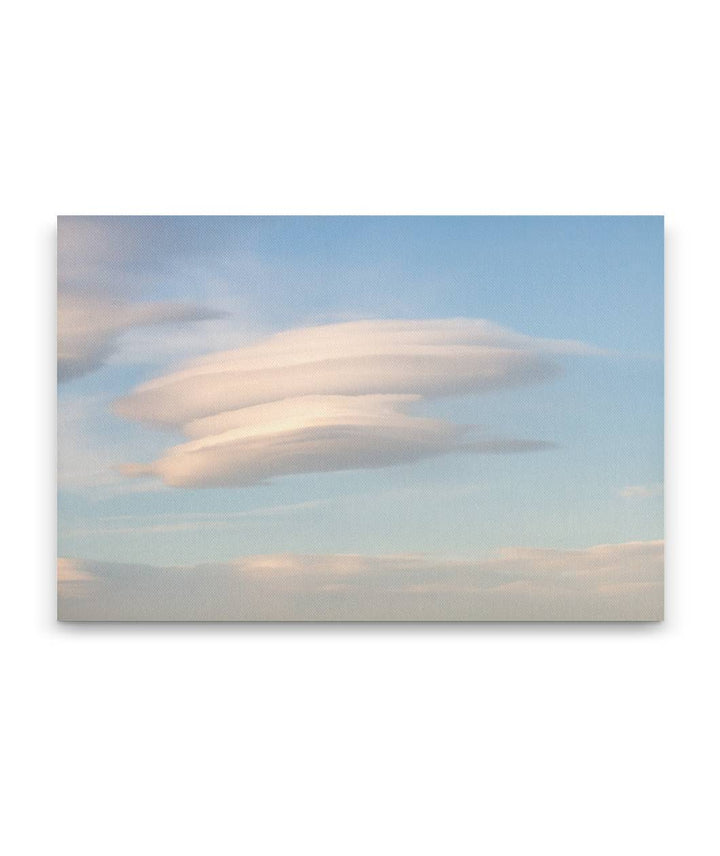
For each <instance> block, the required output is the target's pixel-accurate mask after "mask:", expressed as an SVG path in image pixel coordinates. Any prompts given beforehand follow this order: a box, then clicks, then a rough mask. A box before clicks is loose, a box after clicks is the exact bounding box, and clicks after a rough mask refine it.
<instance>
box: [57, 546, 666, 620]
mask: <svg viewBox="0 0 720 856" xmlns="http://www.w3.org/2000/svg"><path fill="white" fill-rule="evenodd" d="M60 562H61V565H60V566H59V581H58V586H59V616H60V618H63V619H68V620H73V619H74V620H87V621H92V620H120V621H123V620H125V621H133V620H148V621H150V620H154V621H157V620H168V621H183V620H225V621H233V620H237V621H273V620H297V621H323V620H325V621H333V620H355V621H421V620H422V621H427V620H437V621H448V620H465V621H473V620H484V621H525V620H550V621H588V620H598V621H633V620H637V621H653V620H659V619H661V618H662V615H663V591H662V582H663V542H662V541H649V542H632V543H626V544H607V545H600V546H595V547H589V548H587V549H583V550H547V549H534V548H509V549H504V550H500V551H497V552H496V553H494V554H493V555H491V556H489V557H486V558H480V559H470V558H444V557H432V556H427V555H413V554H403V555H384V556H367V555H337V554H333V555H298V554H281V555H265V556H247V557H243V558H241V559H238V560H237V561H235V562H229V563H227V564H219V565H199V566H194V567H166V568H158V567H152V566H148V565H120V564H112V563H102V562H90V561H83V560H78V559H62V560H60Z"/></svg>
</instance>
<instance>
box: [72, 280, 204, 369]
mask: <svg viewBox="0 0 720 856" xmlns="http://www.w3.org/2000/svg"><path fill="white" fill-rule="evenodd" d="M218 317H219V315H218V313H216V312H211V311H210V310H207V309H203V308H202V307H198V306H190V305H187V304H183V303H162V302H160V303H126V302H124V301H121V300H112V299H110V298H107V297H99V296H90V295H79V294H76V293H73V292H66V291H61V292H59V293H58V380H60V381H65V380H70V379H71V378H75V377H80V376H81V375H84V374H87V373H89V372H91V371H95V370H96V369H98V368H100V366H101V365H103V363H104V362H105V361H106V360H107V359H108V358H109V357H110V356H111V355H112V354H113V353H114V351H115V350H116V348H117V345H118V339H119V337H120V336H121V335H122V334H123V333H125V332H127V331H129V330H132V329H134V328H137V327H145V326H149V325H155V324H171V323H180V322H189V321H202V320H206V319H211V318H218Z"/></svg>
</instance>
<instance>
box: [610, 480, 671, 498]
mask: <svg viewBox="0 0 720 856" xmlns="http://www.w3.org/2000/svg"><path fill="white" fill-rule="evenodd" d="M618 493H619V495H620V496H622V497H623V498H624V499H650V498H652V497H654V496H662V493H663V486H662V485H661V484H659V483H655V484H632V485H627V486H626V487H624V488H622V490H620V491H618Z"/></svg>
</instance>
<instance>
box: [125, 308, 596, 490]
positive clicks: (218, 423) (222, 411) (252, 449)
mask: <svg viewBox="0 0 720 856" xmlns="http://www.w3.org/2000/svg"><path fill="white" fill-rule="evenodd" d="M591 352H593V351H592V349H591V348H589V347H588V346H586V345H583V344H581V343H579V342H571V341H562V340H547V339H534V338H532V337H529V336H523V335H521V334H518V333H515V332H513V331H511V330H507V329H504V328H502V327H498V326H496V325H494V324H491V323H489V322H487V321H483V320H468V319H450V320H437V321H435V320H433V321H410V320H402V321H362V322H351V323H345V324H330V325H325V326H321V327H308V328H303V329H298V330H290V331H287V332H284V333H280V334H277V335H275V336H272V337H270V338H268V339H265V340H263V341H261V342H258V343H257V344H255V345H251V346H248V347H244V348H240V349H238V350H234V351H225V352H222V353H216V354H210V355H208V356H206V357H203V358H202V359H200V360H197V361H195V362H193V363H191V364H189V365H188V366H187V367H185V368H184V369H182V370H181V371H178V372H176V373H174V374H170V375H166V376H164V377H161V378H158V379H156V380H153V381H151V382H150V383H147V384H144V385H143V386H140V387H138V388H137V389H135V390H134V391H133V392H132V393H131V394H130V395H128V396H126V397H125V398H122V399H120V400H119V401H118V402H116V405H115V410H116V412H117V413H118V414H119V415H121V416H124V417H126V418H128V419H132V420H135V421H139V422H144V423H152V424H156V425H160V426H164V427H167V428H171V429H174V430H177V429H179V430H181V431H182V432H183V434H184V435H185V436H186V437H187V439H188V442H185V443H182V444H180V445H177V446H174V447H172V448H170V449H169V450H168V451H167V452H166V453H165V454H164V455H163V456H162V457H161V458H160V459H159V460H157V461H155V462H152V463H150V464H128V465H126V466H125V467H124V471H125V472H126V473H127V474H128V475H149V476H156V477H159V478H160V479H162V480H163V481H164V482H165V483H166V484H168V485H173V486H178V487H211V486H232V485H236V486H242V485H251V484H257V483H260V482H264V481H266V480H267V479H268V478H271V477H273V476H280V475H288V474H292V473H303V472H323V471H330V470H345V469H357V468H373V467H382V466H387V465H390V464H397V463H402V462H407V461H413V460H418V459H421V458H426V457H431V456H434V455H440V454H447V453H449V452H455V451H465V452H490V453H503V452H516V451H525V450H531V449H538V448H543V447H545V446H547V445H549V444H548V443H544V442H542V441H538V440H523V439H508V438H489V437H482V436H478V435H477V432H475V431H473V430H472V429H468V428H467V426H459V425H455V424H453V423H450V422H447V421H444V420H438V419H429V418H426V417H423V416H421V415H417V414H416V413H415V412H413V411H416V410H417V409H418V407H419V404H420V402H421V401H422V400H423V399H425V398H434V397H439V396H458V395H465V394H469V393H479V392H484V391H489V390H494V389H502V388H506V387H513V386H521V385H528V384H536V383H539V382H542V381H545V380H548V379H550V378H552V377H554V376H555V375H557V374H558V373H559V371H560V366H559V364H558V362H557V359H556V357H557V356H558V355H562V354H582V353H591Z"/></svg>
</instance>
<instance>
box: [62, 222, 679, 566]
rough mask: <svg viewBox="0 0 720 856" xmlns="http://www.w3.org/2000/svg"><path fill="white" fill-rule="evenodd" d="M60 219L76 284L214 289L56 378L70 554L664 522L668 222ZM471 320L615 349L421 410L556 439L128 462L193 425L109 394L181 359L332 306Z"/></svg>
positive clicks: (224, 549) (189, 291)
mask: <svg viewBox="0 0 720 856" xmlns="http://www.w3.org/2000/svg"><path fill="white" fill-rule="evenodd" d="M58 232H59V234H58V237H59V262H58V274H59V291H60V294H61V296H62V295H63V294H73V295H76V296H77V295H81V296H82V298H83V299H86V298H89V299H91V300H97V301H98V302H97V306H100V307H102V306H104V305H105V304H104V301H108V300H111V301H114V302H115V303H116V304H117V303H120V304H122V306H137V305H145V304H148V303H153V304H160V303H161V304H163V305H170V304H172V305H176V304H177V303H178V302H182V303H183V304H192V306H194V307H198V310H197V312H196V314H194V315H193V312H195V310H188V311H187V312H186V313H185V315H184V316H183V317H180V316H178V315H177V312H176V313H175V316H176V317H175V316H174V317H169V316H168V317H167V318H166V319H165V321H164V323H162V324H155V323H154V324H152V325H148V324H145V323H135V322H134V321H133V317H134V316H133V315H132V311H131V312H130V314H129V315H128V318H129V319H130V320H129V321H127V323H125V324H124V326H122V327H121V328H119V330H118V331H115V332H113V335H112V343H111V344H113V347H114V350H113V349H112V348H111V349H110V352H108V353H107V354H103V355H102V356H101V357H100V358H98V359H97V360H96V361H95V362H94V363H93V368H92V370H89V371H86V372H85V373H81V374H78V375H76V376H73V377H70V378H69V379H67V380H65V381H64V382H62V383H61V384H59V393H58V399H59V401H58V409H59V459H60V476H59V498H58V510H59V515H58V552H59V555H61V556H65V557H71V558H77V559H92V560H98V561H104V562H129V563H144V564H149V565H188V564H198V563H211V562H227V561H230V560H232V559H234V558H236V557H238V556H246V555H254V554H265V553H272V554H278V553H292V554H296V553H297V554H303V553H322V554H343V553H363V554H370V555H375V554H388V553H409V552H412V553H416V552H422V553H432V554H442V555H446V556H448V555H450V556H476V555H484V554H486V553H488V552H489V551H492V550H496V549H498V548H503V547H507V546H527V547H533V548H540V547H549V548H558V549H568V548H585V547H589V546H591V545H595V544H607V543H610V544H616V543H617V544H619V543H623V542H629V541H648V540H655V539H661V538H662V534H663V500H662V490H661V485H662V481H663V471H662V467H663V221H662V218H659V217H597V218H596V217H568V218H558V217H543V218H537V217H478V218H465V217H463V218H435V217H407V218H405V217H400V218H386V217H369V218H354V217H338V218H318V217H308V218H294V217H290V218H284V217H278V218H194V217H188V218H102V217H94V218H60V220H59V227H58ZM133 311H134V310H133ZM173 311H174V310H173ZM183 312H185V310H183ZM203 313H204V314H203ZM215 316H219V317H215ZM454 318H466V319H487V320H488V321H491V322H493V323H494V324H498V325H502V326H503V327H508V328H511V329H512V330H513V331H516V332H517V333H521V334H525V335H527V336H530V337H533V338H537V339H543V340H545V339H552V340H564V339H571V340H574V341H577V342H582V343H585V344H587V345H591V346H594V348H596V349H598V351H600V352H601V353H572V354H568V355H562V356H559V357H555V358H554V359H555V360H556V362H557V364H558V366H559V367H560V368H561V370H562V371H561V373H559V374H558V375H557V376H555V377H553V378H551V379H548V380H546V381H543V382H541V383H534V384H531V385H525V386H518V387H512V386H509V387H507V388H501V389H498V390H494V391H489V392H488V391H484V392H478V393H471V394H464V395H458V396H444V397H439V398H429V399H428V400H423V401H422V402H421V403H420V404H419V405H418V407H417V410H416V412H418V413H421V414H422V415H425V416H433V417H437V418H439V419H442V420H446V421H449V422H452V423H455V424H471V425H480V426H481V427H482V429H483V430H485V431H486V432H488V433H489V434H491V435H493V436H510V437H521V438H533V439H537V440H540V441H546V442H548V443H552V444H554V447H553V448H547V449H542V450H533V451H524V452H521V453H514V454H501V455H488V454H481V453H477V454H476V453H466V452H457V453H450V454H443V455H440V456H434V457H427V458H425V459H421V460H417V461H414V462H410V463H407V462H406V463H398V464H392V465H389V466H385V467H382V468H378V469H354V470H345V471H340V472H312V473H303V474H293V475H281V476H278V477H276V478H273V479H271V480H270V481H269V483H268V484H262V485H250V486H241V487H202V488H195V487H172V486H164V485H162V483H157V482H156V483H152V484H148V483H146V482H142V481H141V482H138V481H137V480H134V479H131V478H127V477H126V476H124V475H122V474H121V473H118V472H117V470H116V469H115V467H116V465H120V464H124V463H127V462H128V461H141V462H150V461H152V460H154V459H156V458H158V457H159V456H161V455H162V454H163V451H164V450H165V449H167V448H168V447H171V446H174V445H176V444H178V443H181V442H182V441H183V440H182V437H181V435H180V433H179V432H178V431H177V430H171V431H169V432H168V431H162V430H158V429H157V428H156V427H152V426H148V425H146V424H142V423H141V422H138V421H134V420H128V419H125V418H121V417H120V416H117V415H115V414H114V413H113V410H112V408H113V406H114V405H113V402H115V401H116V400H117V399H120V398H122V397H124V396H126V395H128V394H129V393H130V392H131V391H132V390H133V389H134V388H135V387H137V386H138V385H139V384H142V383H144V382H146V381H148V380H151V379H153V378H155V377H161V376H164V375H167V374H168V373H170V372H171V371H173V370H175V369H177V368H178V367H179V366H181V365H182V364H183V362H184V361H185V360H186V359H190V358H195V357H198V356H200V355H202V354H203V353H204V352H208V353H210V352H213V351H224V350H226V349H230V348H243V347H246V346H249V345H251V344H252V343H254V342H257V341H262V340H264V339H265V338H267V337H268V336H270V335H272V334H275V333H277V332H280V331H283V330H293V329H298V328H307V327H313V326H315V325H321V324H331V323H337V322H352V321H355V320H359V319H406V320H408V321H412V320H421V319H422V320H431V319H454ZM101 326H102V325H101ZM93 359H95V358H94V356H93ZM631 489H632V490H631Z"/></svg>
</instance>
